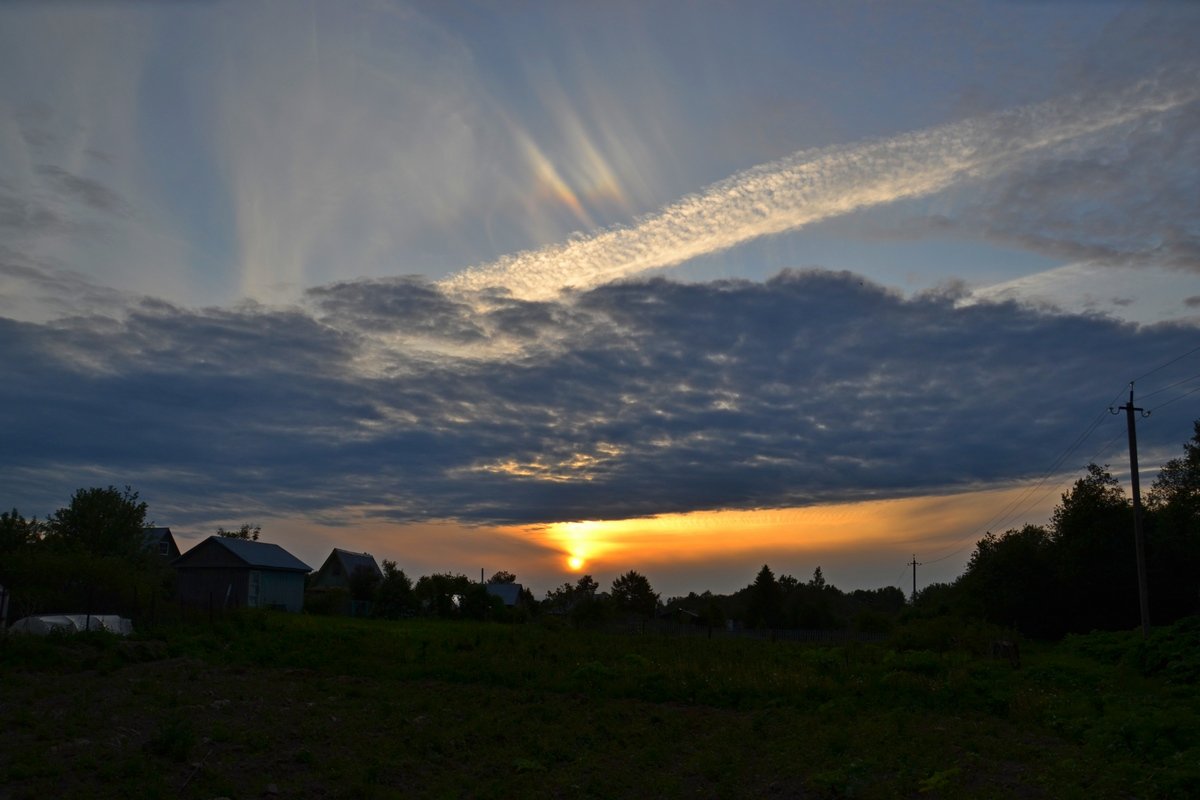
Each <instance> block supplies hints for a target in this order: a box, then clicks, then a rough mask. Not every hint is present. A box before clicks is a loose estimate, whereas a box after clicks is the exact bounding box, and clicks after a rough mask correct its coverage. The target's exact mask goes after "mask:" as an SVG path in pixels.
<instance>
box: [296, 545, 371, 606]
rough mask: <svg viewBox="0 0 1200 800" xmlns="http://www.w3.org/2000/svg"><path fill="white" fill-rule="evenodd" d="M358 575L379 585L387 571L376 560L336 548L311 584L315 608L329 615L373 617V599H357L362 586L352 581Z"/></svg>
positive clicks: (367, 554)
mask: <svg viewBox="0 0 1200 800" xmlns="http://www.w3.org/2000/svg"><path fill="white" fill-rule="evenodd" d="M355 573H366V574H367V575H369V576H370V577H371V578H373V579H374V580H375V582H376V583H378V581H381V580H383V571H382V570H380V569H379V565H378V564H376V563H375V556H373V555H371V554H370V553H355V552H353V551H351V550H343V549H342V548H340V547H335V548H333V552H331V553H330V554H329V558H327V559H325V563H324V564H322V565H321V568H320V569H319V570H317V571H316V572H315V573H314V574H313V578H312V581H311V582H310V584H309V592H311V594H310V595H309V598H310V599H311V600H313V601H314V605H313V606H312V608H314V609H316V608H323V609H324V610H325V611H326V612H327V613H328V612H333V613H339V614H349V615H350V616H352V617H365V616H369V615H370V614H371V599H370V597H366V596H362V595H361V594H360V595H359V596H355V592H356V591H359V592H361V591H362V584H359V586H358V587H355V586H352V585H351V580H350V579H351V578H352V577H353V576H354V574H355Z"/></svg>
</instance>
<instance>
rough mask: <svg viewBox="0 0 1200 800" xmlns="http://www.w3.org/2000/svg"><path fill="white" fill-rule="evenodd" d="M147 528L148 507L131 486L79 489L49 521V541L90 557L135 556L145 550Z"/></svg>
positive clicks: (47, 530)
mask: <svg viewBox="0 0 1200 800" xmlns="http://www.w3.org/2000/svg"><path fill="white" fill-rule="evenodd" d="M145 528H146V504H145V503H144V502H139V501H138V493H137V492H135V491H133V490H132V489H131V488H130V487H128V486H126V487H125V490H124V491H120V490H118V489H116V488H114V487H112V486H109V487H108V488H107V489H99V488H92V489H79V490H78V491H76V492H75V494H73V495H72V496H71V502H70V503H69V504H68V505H67V506H66V507H65V508H60V509H58V510H57V511H55V512H54V514H52V515H51V517H50V519H49V520H47V522H46V539H47V541H49V542H52V543H53V544H55V545H56V546H59V547H63V548H66V549H71V550H82V551H84V552H86V553H90V554H91V555H96V556H122V557H133V556H136V555H138V554H139V553H141V552H142V551H143V549H144V548H145V533H144V529H145Z"/></svg>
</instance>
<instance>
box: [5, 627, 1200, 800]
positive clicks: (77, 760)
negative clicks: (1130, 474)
mask: <svg viewBox="0 0 1200 800" xmlns="http://www.w3.org/2000/svg"><path fill="white" fill-rule="evenodd" d="M998 634H999V632H998V631H997V630H995V629H991V628H987V627H982V626H976V627H963V626H960V625H958V624H956V623H950V622H949V621H948V620H946V619H939V620H912V621H910V622H909V623H907V624H904V625H901V626H899V627H898V628H897V630H896V631H895V633H894V635H893V638H892V640H891V641H889V642H888V643H887V644H881V645H868V644H862V643H851V644H843V645H838V646H819V645H801V644H797V643H793V642H784V641H776V642H772V641H769V640H758V639H749V638H739V639H733V638H729V639H726V638H721V637H720V636H718V637H715V638H713V639H708V638H706V637H704V636H682V635H674V636H669V635H662V634H645V635H630V634H610V633H602V632H598V631H586V630H575V629H571V628H569V627H566V626H562V627H560V626H556V625H553V624H530V625H501V624H483V623H472V622H446V621H436V620H403V621H387V620H352V619H344V618H324V617H312V616H289V615H284V614H270V613H242V614H237V615H233V616H230V617H226V618H223V619H218V620H217V621H216V622H215V623H214V624H197V625H192V626H179V627H172V628H160V629H156V630H153V631H149V632H144V633H142V634H141V635H139V636H137V637H135V638H133V639H129V640H121V639H117V638H115V637H111V636H108V635H104V634H83V635H76V636H73V637H66V636H51V637H48V638H37V637H23V636H15V635H12V636H9V637H8V638H7V639H6V640H4V641H3V644H2V645H0V647H2V649H0V673H2V676H3V680H2V681H0V724H2V725H3V729H4V730H5V732H6V734H5V744H4V747H3V748H0V787H3V789H0V795H3V796H6V797H8V796H11V797H13V798H25V797H38V798H42V797H48V796H74V797H195V798H213V797H221V796H224V797H230V798H250V797H259V796H263V795H264V793H268V792H269V791H270V790H272V789H273V790H275V791H276V792H277V793H278V796H279V797H363V798H368V797H524V796H529V797H631V796H633V797H659V796H665V797H683V796H687V797H819V798H823V797H868V798H870V797H1006V798H1007V797H1056V798H1057V797H1089V798H1091V797H1101V798H1103V797H1114V798H1115V797H1187V796H1194V795H1195V794H1196V793H1197V791H1200V790H1198V789H1197V787H1200V734H1198V732H1200V697H1198V695H1197V692H1196V682H1197V679H1198V678H1200V620H1198V619H1197V618H1194V617H1193V618H1188V619H1186V620H1183V621H1181V622H1180V623H1177V624H1176V625H1174V626H1172V627H1170V628H1161V629H1158V630H1156V631H1155V633H1154V636H1153V637H1152V638H1151V639H1150V640H1149V641H1148V642H1142V641H1141V638H1140V636H1138V635H1136V634H1132V633H1098V634H1090V635H1086V636H1076V637H1068V638H1067V639H1065V640H1064V641H1062V642H1060V643H1058V644H1056V645H1046V644H1041V645H1036V644H1029V643H1024V642H1023V643H1022V652H1021V657H1022V664H1021V667H1020V668H1019V669H1014V668H1013V667H1012V666H1011V665H1010V664H1009V662H1008V661H1004V660H996V659H993V658H992V657H991V655H990V652H989V646H990V644H991V643H992V640H993V638H994V637H995V636H997V635H998Z"/></svg>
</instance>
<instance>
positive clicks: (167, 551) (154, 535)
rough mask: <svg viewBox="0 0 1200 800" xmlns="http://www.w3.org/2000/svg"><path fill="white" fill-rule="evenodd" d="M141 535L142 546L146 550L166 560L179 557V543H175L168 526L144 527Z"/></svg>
mask: <svg viewBox="0 0 1200 800" xmlns="http://www.w3.org/2000/svg"><path fill="white" fill-rule="evenodd" d="M142 536H143V537H144V538H143V539H142V547H143V548H144V549H146V550H147V551H149V552H151V553H155V554H156V555H160V556H162V557H163V558H165V559H166V560H167V561H174V560H175V559H177V558H179V545H178V544H176V543H175V537H174V536H172V535H171V529H170V528H146V529H145V530H144V531H143V532H142Z"/></svg>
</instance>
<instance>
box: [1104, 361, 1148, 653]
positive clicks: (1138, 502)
mask: <svg viewBox="0 0 1200 800" xmlns="http://www.w3.org/2000/svg"><path fill="white" fill-rule="evenodd" d="M1120 410H1124V411H1125V423H1126V425H1127V426H1128V427H1129V480H1130V483H1131V484H1132V485H1133V544H1134V547H1135V548H1136V550H1137V574H1138V606H1139V608H1140V609H1141V612H1142V638H1143V639H1144V638H1146V637H1147V636H1149V635H1150V598H1149V595H1148V594H1147V589H1146V543H1145V537H1144V535H1143V533H1142V489H1141V482H1140V480H1139V478H1138V460H1137V425H1136V423H1135V422H1134V416H1133V412H1135V411H1136V412H1138V413H1139V414H1141V415H1142V416H1143V417H1148V416H1150V412H1149V411H1144V410H1142V409H1140V408H1134V406H1133V383H1132V382H1131V383H1130V384H1129V402H1128V403H1126V404H1125V405H1123V406H1117V407H1116V408H1110V409H1109V411H1111V412H1112V413H1114V414H1116V413H1117V412H1118V411H1120Z"/></svg>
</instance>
